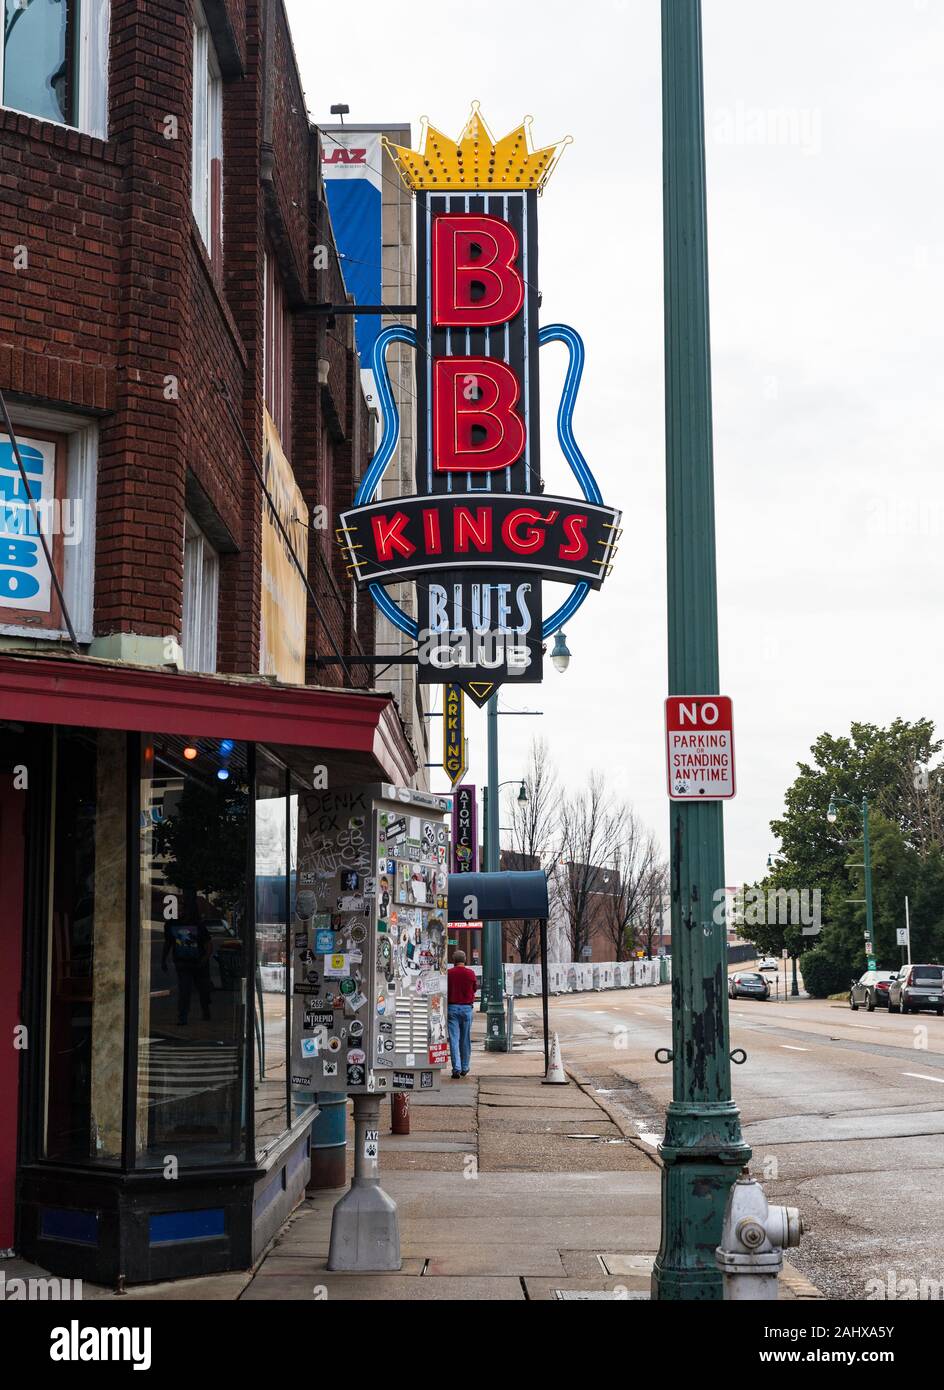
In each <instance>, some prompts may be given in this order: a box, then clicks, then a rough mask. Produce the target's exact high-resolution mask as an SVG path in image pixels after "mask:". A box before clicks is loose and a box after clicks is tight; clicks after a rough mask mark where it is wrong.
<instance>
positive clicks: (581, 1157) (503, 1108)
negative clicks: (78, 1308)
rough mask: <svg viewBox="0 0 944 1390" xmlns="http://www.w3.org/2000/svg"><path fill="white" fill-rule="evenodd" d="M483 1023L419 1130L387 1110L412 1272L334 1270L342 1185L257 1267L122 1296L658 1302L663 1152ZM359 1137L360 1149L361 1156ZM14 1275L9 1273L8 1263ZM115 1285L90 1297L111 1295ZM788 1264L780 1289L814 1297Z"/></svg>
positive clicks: (421, 1116)
mask: <svg viewBox="0 0 944 1390" xmlns="http://www.w3.org/2000/svg"><path fill="white" fill-rule="evenodd" d="M484 1022H485V1020H484V1016H483V1015H482V1014H479V1013H476V1015H475V1021H474V1025H473V1038H474V1051H473V1058H472V1067H473V1074H472V1075H471V1076H470V1077H469V1078H468V1079H466V1080H462V1081H452V1080H450V1078H449V1076H448V1074H445V1075H444V1076H443V1079H442V1088H441V1090H440V1091H439V1092H438V1093H436V1094H433V1095H428V1096H422V1097H421V1096H419V1095H414V1096H412V1097H411V1107H410V1109H411V1126H410V1127H411V1133H410V1134H409V1135H405V1136H396V1135H392V1134H390V1133H389V1132H387V1131H388V1130H389V1123H390V1111H389V1107H387V1106H384V1107H382V1109H381V1136H380V1168H381V1182H382V1185H383V1187H384V1188H385V1190H386V1191H387V1192H388V1193H389V1194H390V1196H391V1197H393V1198H394V1199H395V1200H396V1202H397V1205H398V1208H399V1215H400V1243H401V1253H402V1257H403V1268H402V1269H401V1270H400V1272H399V1273H396V1274H331V1273H329V1272H328V1271H327V1269H326V1268H325V1265H326V1261H327V1255H328V1241H329V1237H330V1231H331V1210H332V1207H333V1206H334V1203H335V1202H336V1201H337V1198H338V1196H339V1195H340V1192H339V1191H332V1192H323V1193H317V1194H314V1195H313V1196H310V1197H309V1198H308V1199H307V1200H306V1201H305V1202H304V1203H303V1204H302V1205H301V1206H300V1207H298V1208H297V1210H296V1211H295V1213H294V1214H293V1216H292V1217H291V1219H290V1220H289V1222H288V1223H287V1225H286V1226H285V1227H283V1229H282V1231H281V1232H280V1234H279V1235H278V1237H277V1238H276V1240H275V1242H274V1243H273V1245H272V1247H271V1248H270V1250H269V1251H268V1253H267V1254H266V1255H265V1256H264V1257H263V1259H262V1260H261V1261H260V1263H259V1265H258V1266H257V1268H256V1269H255V1270H254V1271H252V1272H246V1273H244V1274H227V1275H220V1276H211V1277H209V1278H206V1279H186V1280H178V1281H176V1282H175V1283H173V1284H163V1285H150V1286H147V1287H146V1288H137V1289H131V1290H129V1291H128V1292H127V1293H126V1294H125V1295H124V1296H125V1297H126V1298H132V1299H133V1298H160V1299H163V1298H170V1299H197V1300H199V1299H213V1300H220V1299H222V1300H230V1299H240V1298H241V1299H248V1300H267V1299H279V1300H285V1299H290V1300H310V1299H312V1298H313V1297H327V1298H329V1299H332V1300H334V1299H356V1300H361V1299H378V1300H386V1301H389V1300H391V1299H393V1300H411V1301H415V1300H417V1299H432V1300H437V1299H442V1300H449V1299H471V1300H479V1299H499V1300H505V1299H512V1300H515V1299H517V1300H532V1299H557V1298H574V1299H576V1298H580V1297H589V1298H599V1297H601V1295H603V1296H605V1295H606V1294H607V1293H609V1294H610V1296H612V1295H613V1293H614V1292H618V1293H619V1296H621V1297H630V1298H632V1297H635V1298H639V1299H642V1298H648V1296H649V1281H650V1273H651V1270H652V1262H653V1259H654V1256H655V1252H656V1250H657V1249H658V1245H659V1217H660V1197H661V1193H660V1172H659V1161H658V1157H657V1156H656V1154H655V1153H654V1151H653V1150H652V1149H651V1148H647V1147H646V1146H645V1145H644V1144H643V1143H642V1142H641V1141H640V1140H639V1139H637V1138H636V1137H635V1136H634V1135H631V1134H630V1133H629V1131H628V1127H627V1126H626V1124H625V1120H624V1119H623V1118H622V1117H621V1115H620V1112H619V1110H618V1108H615V1107H610V1106H608V1105H607V1104H606V1102H605V1101H604V1100H603V1099H602V1098H599V1099H598V1098H597V1097H596V1094H595V1092H594V1091H593V1089H592V1087H591V1086H590V1085H589V1084H587V1082H586V1079H585V1078H583V1077H582V1076H581V1075H580V1073H577V1072H573V1071H572V1072H571V1079H570V1081H569V1083H568V1084H567V1085H566V1086H544V1085H542V1084H541V1082H542V1078H543V1074H544V1056H543V1049H542V1047H541V1046H540V1042H539V1040H537V1039H535V1040H534V1041H529V1040H527V1039H526V1036H525V1034H524V1032H523V1030H522V1029H520V1026H519V1027H518V1028H516V1030H515V1050H514V1051H513V1052H512V1053H510V1054H508V1053H486V1052H485V1051H484V1046H483V1042H484ZM350 1147H351V1146H350V1145H349V1157H350ZM11 1272H12V1271H11ZM112 1296H113V1295H112V1294H111V1293H110V1292H109V1291H107V1290H104V1289H100V1290H98V1289H97V1290H92V1289H91V1288H87V1289H86V1297H101V1298H109V1297H112ZM818 1296H819V1295H818V1292H817V1290H816V1289H815V1288H813V1286H812V1285H811V1284H808V1283H807V1282H806V1281H805V1280H804V1279H803V1278H802V1277H801V1276H800V1275H799V1274H797V1273H796V1271H793V1270H791V1269H790V1268H789V1267H788V1268H787V1270H786V1272H785V1275H784V1278H783V1279H782V1280H781V1298H810V1297H813V1298H815V1297H818Z"/></svg>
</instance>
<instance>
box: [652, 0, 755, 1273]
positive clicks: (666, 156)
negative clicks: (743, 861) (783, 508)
mask: <svg viewBox="0 0 944 1390" xmlns="http://www.w3.org/2000/svg"><path fill="white" fill-rule="evenodd" d="M662 139H663V153H662V158H663V239H664V263H665V287H664V293H665V412H666V506H667V516H666V528H667V558H668V656H669V694H670V695H713V694H718V693H719V673H718V611H717V607H718V605H717V590H716V580H715V527H714V479H713V460H712V438H711V360H710V350H709V336H708V255H707V227H706V221H707V218H706V203H705V196H706V195H705V138H704V102H703V95H702V39H701V5H700V0H662ZM669 842H670V847H671V850H670V853H671V859H670V863H671V877H670V891H671V911H672V1101H671V1103H670V1105H669V1107H668V1110H667V1112H666V1129H665V1139H664V1140H663V1142H662V1144H661V1146H660V1149H659V1152H660V1154H661V1157H662V1163H663V1168H662V1240H661V1244H660V1247H659V1253H658V1255H657V1257H656V1262H655V1267H654V1269H653V1275H652V1296H653V1298H654V1299H663V1300H681V1299H721V1297H722V1281H721V1275H720V1273H719V1272H718V1270H717V1268H716V1266H715V1247H716V1246H717V1245H719V1244H720V1242H721V1234H722V1223H723V1220H724V1214H725V1206H726V1203H727V1198H728V1191H729V1189H730V1187H731V1186H732V1184H733V1183H734V1181H735V1180H736V1178H737V1177H738V1176H739V1174H740V1172H741V1169H742V1167H743V1166H744V1165H745V1164H746V1163H747V1161H748V1160H749V1158H750V1156H751V1151H750V1149H749V1148H748V1147H747V1145H746V1144H745V1143H744V1142H743V1140H742V1138H741V1126H740V1117H739V1115H738V1110H737V1107H736V1106H735V1104H734V1102H733V1101H732V1099H731V1062H730V1055H729V1031H728V996H727V973H726V957H727V943H726V941H725V931H724V926H723V925H719V924H717V923H715V921H714V917H713V913H714V905H715V901H716V899H715V894H716V892H718V891H719V890H721V891H723V889H724V885H725V874H724V838H723V825H722V806H721V803H720V802H718V801H709V802H673V803H672V811H671V825H670V835H669Z"/></svg>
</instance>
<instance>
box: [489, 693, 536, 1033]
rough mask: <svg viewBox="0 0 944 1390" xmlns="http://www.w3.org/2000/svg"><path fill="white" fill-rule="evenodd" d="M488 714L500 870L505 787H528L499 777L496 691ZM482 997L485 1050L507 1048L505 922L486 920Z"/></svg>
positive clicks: (522, 793)
mask: <svg viewBox="0 0 944 1390" xmlns="http://www.w3.org/2000/svg"><path fill="white" fill-rule="evenodd" d="M486 710H487V715H488V784H487V786H486V787H485V790H484V792H483V802H484V805H483V810H484V813H485V814H484V817H483V819H484V821H485V871H486V873H490V874H491V873H497V872H498V869H499V867H500V862H501V853H500V848H499V841H500V835H499V825H498V822H499V810H500V805H499V803H500V800H501V797H500V793H501V789H502V787H507V786H512V785H514V782H518V781H520V786H519V789H518V800H519V801H521V802H524V801H527V799H528V789H527V787H526V786H525V784H524V780H523V779H519V778H515V779H513V781H512V782H499V780H498V696H497V695H493V696H492V697H491V698H490V700H489V702H488V705H487V707H486ZM482 953H483V960H482V998H481V1002H480V1009H481V1010H482V1011H483V1012H484V1013H485V1016H486V1018H485V1050H486V1052H504V1051H505V1050H506V1048H507V1037H506V1033H505V989H504V980H503V979H502V925H501V922H486V923H485V930H484V933H483V941H482Z"/></svg>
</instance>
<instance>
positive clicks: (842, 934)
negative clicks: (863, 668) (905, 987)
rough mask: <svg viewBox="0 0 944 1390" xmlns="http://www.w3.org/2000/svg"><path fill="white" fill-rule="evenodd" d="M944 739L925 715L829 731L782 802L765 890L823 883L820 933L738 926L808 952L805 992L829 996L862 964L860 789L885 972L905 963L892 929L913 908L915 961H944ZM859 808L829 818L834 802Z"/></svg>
mask: <svg viewBox="0 0 944 1390" xmlns="http://www.w3.org/2000/svg"><path fill="white" fill-rule="evenodd" d="M942 747H944V742H942V740H940V739H937V738H935V732H934V725H933V723H932V721H931V720H929V719H918V720H915V721H914V722H909V721H906V720H903V719H896V720H894V722H893V723H891V724H890V725H889V726H888V727H887V728H879V727H878V726H876V725H874V724H853V725H852V727H851V730H850V733H849V736H848V737H845V736H844V737H838V738H837V737H834V736H833V735H831V734H821V735H820V737H819V738H818V739H817V740H816V742H815V743H814V744H813V747H812V748H811V750H810V751H811V754H812V761H811V762H809V763H800V764H798V767H799V773H798V776H797V777H796V779H795V781H794V782H793V784H792V785H791V786H790V787H789V788H788V790H787V793H786V796H785V798H784V813H783V815H782V816H781V817H780V818H779V819H777V820H774V821H772V822H771V829H772V830H773V832H774V834H775V835H776V836H777V837H778V839H779V840H780V845H781V849H780V854H779V856H778V859H777V863H776V865H775V867H774V868H773V869H772V871H771V873H770V874H769V875H768V877H767V878H766V879H765V880H764V881H763V883H762V884H760V885H759V886H760V887H761V888H763V889H765V890H767V889H771V888H773V889H777V888H785V889H797V890H799V891H800V892H804V891H805V892H806V893H808V894H810V895H812V894H813V892H814V891H815V890H816V889H818V890H819V892H820V901H821V910H822V923H823V926H822V931H821V932H820V934H819V935H818V936H811V935H804V934H803V931H802V928H801V927H800V926H799V925H785V924H784V923H783V922H782V921H779V922H773V923H765V924H764V925H763V926H751V925H745V926H744V927H743V928H741V930H740V934H741V935H743V936H745V937H746V938H747V939H749V940H751V941H753V942H755V943H756V945H757V947H758V949H759V950H761V951H764V952H770V953H779V951H780V950H781V949H782V948H783V947H786V948H787V949H788V950H790V951H791V953H802V957H801V969H802V971H803V977H804V981H805V984H806V987H807V989H808V991H809V992H810V993H811V994H815V995H822V994H831V993H837V992H838V991H840V990H843V989H845V988H847V987H848V984H849V981H850V979H851V978H852V977H853V976H855V977H858V976H859V975H861V974H862V972H863V971H864V970H865V969H866V955H865V906H864V903H863V902H861V901H856V900H857V899H858V900H861V899H864V897H865V890H864V872H863V869H862V868H861V867H858V866H861V865H862V859H863V844H862V819H861V815H860V811H859V808H860V805H861V801H862V797H863V796H866V797H867V798H868V801H869V828H870V840H871V849H872V886H873V909H874V914H873V915H874V941H873V947H874V955H875V961H876V965H877V967H878V968H879V969H894V968H896V967H897V966H898V964H899V963H900V959H901V952H900V949H899V947H898V946H897V944H896V937H895V929H896V927H899V926H903V925H904V899H905V896H906V895H907V896H908V898H909V902H910V907H911V927H912V932H911V942H912V958H913V959H914V960H925V961H935V960H941V959H944V773H942V769H941V768H939V767H938V768H932V767H931V764H932V762H933V761H934V759H935V758H936V757H937V755H938V754H939V752H940V750H941V748H942ZM833 794H835V795H836V796H837V798H842V797H847V798H848V799H849V800H850V801H852V802H853V803H854V804H853V805H852V806H846V805H843V804H840V805H839V807H838V815H837V820H836V823H835V824H834V825H831V824H830V823H829V822H828V820H827V819H826V812H827V808H828V806H829V802H830V798H831V797H832V795H833Z"/></svg>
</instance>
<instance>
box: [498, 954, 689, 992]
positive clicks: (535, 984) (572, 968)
mask: <svg viewBox="0 0 944 1390" xmlns="http://www.w3.org/2000/svg"><path fill="white" fill-rule="evenodd" d="M666 966H667V970H668V979H671V978H672V961H671V957H669V958H668V959H667V960H666ZM660 970H661V967H660V962H659V961H658V960H632V961H629V960H625V961H597V962H595V963H588V962H583V961H581V962H577V961H561V962H553V963H549V964H548V967H547V990H548V994H571V993H581V992H583V991H589V990H603V989H630V988H633V987H635V986H638V985H657V984H659V982H660ZM504 979H505V992H506V993H507V994H514V995H515V996H516V997H518V998H521V997H522V996H524V997H533V996H534V995H539V994H540V993H541V967H540V966H539V965H521V964H512V965H505V966H504Z"/></svg>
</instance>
